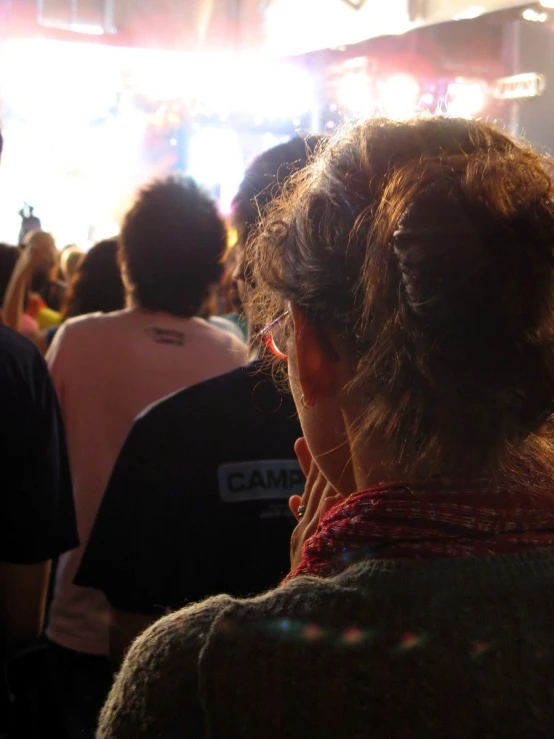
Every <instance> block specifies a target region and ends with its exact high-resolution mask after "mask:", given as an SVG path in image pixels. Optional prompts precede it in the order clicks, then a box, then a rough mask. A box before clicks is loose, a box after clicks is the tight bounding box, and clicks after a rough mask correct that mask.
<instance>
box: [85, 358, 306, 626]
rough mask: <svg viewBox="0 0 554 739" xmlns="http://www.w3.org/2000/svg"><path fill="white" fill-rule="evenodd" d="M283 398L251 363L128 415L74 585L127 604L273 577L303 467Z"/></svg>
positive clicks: (162, 602)
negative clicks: (124, 435) (125, 433)
mask: <svg viewBox="0 0 554 739" xmlns="http://www.w3.org/2000/svg"><path fill="white" fill-rule="evenodd" d="M300 434H301V431H300V425H299V423H298V419H297V416H296V411H295V408H294V405H293V403H292V399H291V398H290V397H289V396H287V395H281V393H279V392H278V390H277V389H276V388H275V386H274V385H273V383H272V381H271V380H270V378H268V377H267V376H266V375H265V374H262V373H261V372H260V369H259V366H258V364H257V363H254V364H252V365H250V366H248V367H243V368H241V369H238V370H234V371H233V372H230V373H228V374H225V375H222V376H220V377H216V378H214V379H211V380H208V381H206V382H203V383H201V384H199V385H195V386H193V387H190V388H187V389H185V390H181V391H179V392H177V393H175V394H173V395H171V396H169V397H168V398H166V399H164V400H162V401H160V402H158V403H156V404H155V405H154V406H151V407H150V408H149V409H147V411H146V412H145V413H144V414H143V415H141V416H139V418H138V419H137V420H136V421H135V423H134V425H133V428H132V430H131V432H130V434H129V436H128V438H127V440H126V442H125V445H124V446H123V449H122V451H121V453H120V456H119V459H118V461H117V463H116V466H115V468H114V472H113V474H112V477H111V480H110V482H109V485H108V488H107V491H106V493H105V495H104V499H103V502H102V505H101V507H100V510H99V513H98V516H97V518H96V522H95V524H94V527H93V530H92V534H91V536H90V539H89V543H88V546H87V548H86V551H85V554H84V556H83V559H82V562H81V567H80V569H79V571H78V573H77V576H76V578H75V582H76V584H78V585H83V586H88V587H94V588H97V589H99V590H102V591H103V592H104V593H105V594H106V596H107V598H108V600H109V602H110V603H111V604H112V605H113V606H115V607H116V608H119V609H121V610H123V611H127V612H131V613H145V614H159V613H161V612H162V611H163V610H165V609H177V608H180V607H182V606H184V605H186V604H187V603H189V602H192V601H196V600H200V599H202V598H204V597H207V596H208V595H211V594H214V593H221V592H226V593H230V594H232V595H237V596H247V595H251V594H255V593H259V592H261V591H263V590H265V589H267V588H270V587H272V586H274V585H276V584H277V583H278V582H279V580H280V579H281V578H282V576H283V575H284V574H286V572H287V571H288V569H289V542H290V535H291V532H292V529H293V527H294V519H293V517H292V515H291V514H290V512H289V510H288V498H289V497H290V495H292V494H295V493H298V494H301V493H302V491H303V487H304V478H303V475H302V473H301V471H300V468H299V465H298V462H297V460H296V457H295V455H294V449H293V446H294V441H295V440H296V439H297V438H298V436H299V435H300Z"/></svg>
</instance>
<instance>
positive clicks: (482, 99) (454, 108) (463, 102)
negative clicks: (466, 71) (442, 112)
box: [446, 80, 487, 118]
mask: <svg viewBox="0 0 554 739" xmlns="http://www.w3.org/2000/svg"><path fill="white" fill-rule="evenodd" d="M486 103H487V91H486V88H485V85H484V84H483V83H482V82H471V81H464V80H456V81H455V82H451V83H450V84H449V85H448V92H447V96H446V110H447V111H448V115H450V116H452V117H453V118H473V116H475V115H477V113H480V112H481V111H482V110H483V108H484V107H485V105H486Z"/></svg>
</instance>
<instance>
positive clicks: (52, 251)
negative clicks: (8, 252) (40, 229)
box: [20, 239, 57, 272]
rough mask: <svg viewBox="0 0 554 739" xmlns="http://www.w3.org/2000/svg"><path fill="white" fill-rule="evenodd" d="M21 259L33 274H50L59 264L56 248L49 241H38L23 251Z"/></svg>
mask: <svg viewBox="0 0 554 739" xmlns="http://www.w3.org/2000/svg"><path fill="white" fill-rule="evenodd" d="M20 259H21V260H22V263H23V264H24V265H26V267H27V268H28V269H30V270H31V271H32V272H39V271H44V272H49V271H50V270H51V269H52V268H53V267H54V266H55V265H56V263H57V252H56V247H55V245H54V243H53V242H52V243H50V241H49V240H47V239H36V240H35V241H31V242H30V243H29V245H28V246H27V247H26V248H25V249H23V251H22V253H21V257H20Z"/></svg>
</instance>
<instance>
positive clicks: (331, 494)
mask: <svg viewBox="0 0 554 739" xmlns="http://www.w3.org/2000/svg"><path fill="white" fill-rule="evenodd" d="M294 451H295V453H296V456H297V458H298V462H299V463H300V468H301V470H302V472H303V473H304V475H305V476H306V485H305V487H304V495H303V496H302V497H300V496H299V495H293V496H292V497H291V498H290V499H289V508H290V510H291V511H292V514H293V516H294V517H295V518H296V520H297V521H298V525H297V527H296V528H295V529H294V531H293V532H292V537H291V541H290V563H291V570H294V569H295V568H296V567H297V565H298V564H299V563H300V560H301V558H302V549H303V547H304V542H305V541H307V540H308V539H309V538H310V537H311V536H312V535H313V534H315V532H316V529H317V527H318V526H319V522H320V520H321V518H322V516H324V515H325V514H326V513H327V511H328V510H329V509H330V508H332V507H333V506H334V505H335V503H337V502H338V501H339V500H341V497H342V496H340V495H339V494H338V493H337V491H336V490H335V489H334V488H333V487H332V486H331V484H330V483H329V482H328V481H327V479H326V478H325V477H324V476H323V473H322V472H321V470H320V469H319V467H318V466H317V464H316V463H315V461H314V459H313V457H312V455H311V454H310V450H309V449H308V444H307V443H306V439H305V438H304V437H303V436H302V437H301V438H300V439H298V440H297V441H296V444H295V445H294ZM301 505H302V506H304V513H303V515H302V516H299V515H298V509H299V507H300V506H301Z"/></svg>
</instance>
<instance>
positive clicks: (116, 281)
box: [62, 239, 125, 321]
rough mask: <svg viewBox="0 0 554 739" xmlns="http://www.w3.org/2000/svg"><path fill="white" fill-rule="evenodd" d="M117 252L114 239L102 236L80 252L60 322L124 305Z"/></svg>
mask: <svg viewBox="0 0 554 739" xmlns="http://www.w3.org/2000/svg"><path fill="white" fill-rule="evenodd" d="M117 251H118V243H117V239H104V241H99V242H98V243H97V244H95V245H94V246H93V247H92V248H91V249H90V251H88V252H87V253H86V254H84V255H81V258H80V260H79V263H78V265H77V268H76V271H75V274H74V275H73V278H72V280H71V284H70V286H69V289H68V291H67V296H66V300H65V305H64V308H63V310H62V316H63V320H64V321H65V320H66V319H67V318H73V317H74V316H82V315H86V314H87V313H96V312H101V313H111V312H112V311H116V310H121V309H122V308H124V307H125V289H124V287H123V280H122V279H121V270H120V268H119V260H118V257H117Z"/></svg>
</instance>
